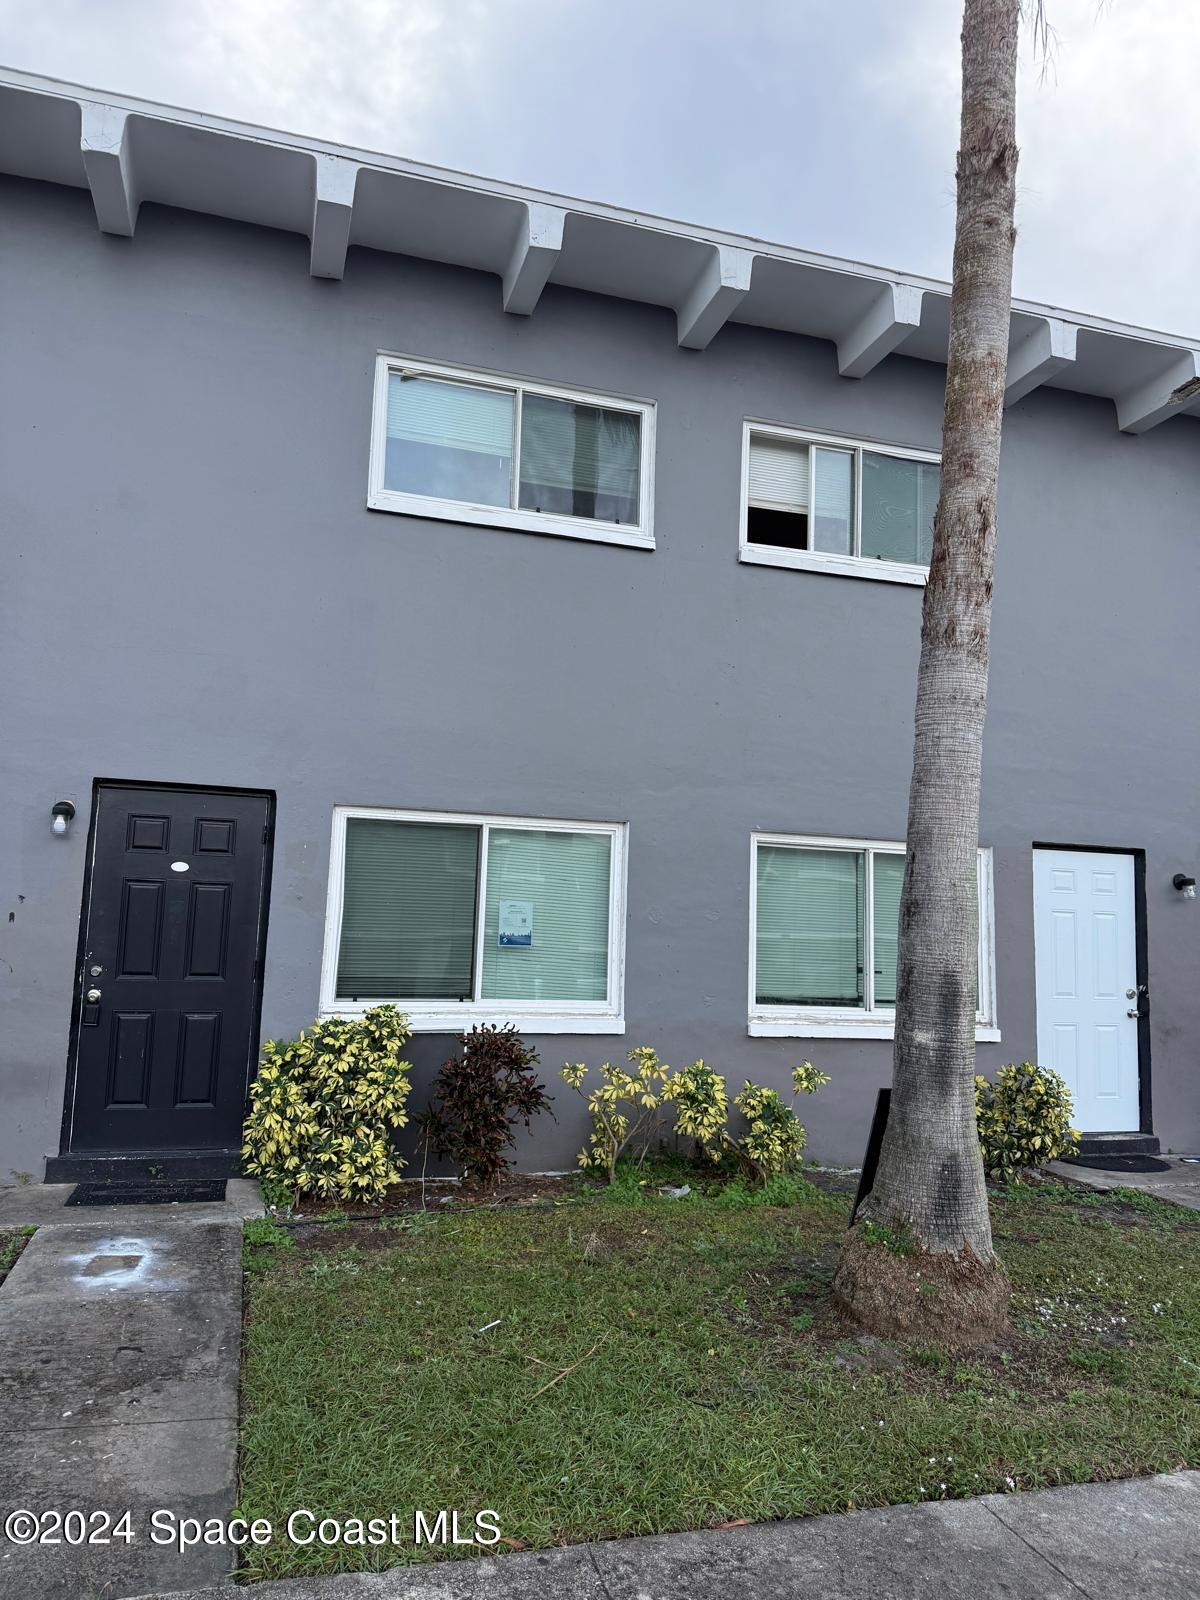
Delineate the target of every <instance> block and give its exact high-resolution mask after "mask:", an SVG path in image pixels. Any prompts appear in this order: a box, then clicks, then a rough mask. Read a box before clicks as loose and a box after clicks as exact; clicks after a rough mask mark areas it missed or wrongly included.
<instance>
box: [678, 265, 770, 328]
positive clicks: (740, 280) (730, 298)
mask: <svg viewBox="0 0 1200 1600" xmlns="http://www.w3.org/2000/svg"><path fill="white" fill-rule="evenodd" d="M753 270H754V252H753V251H752V250H739V249H737V248H736V247H735V246H733V245H725V244H718V245H714V246H713V248H712V251H711V254H710V256H709V259H708V260H707V261H706V262H705V263H704V266H703V267H702V268H701V270H700V275H699V276H698V277H697V279H696V281H695V283H694V284H693V285H692V287H691V288H690V289H689V290H688V292H687V294H686V295H685V297H684V299H683V303H682V304H681V305H680V306H679V307H678V309H677V310H676V312H675V319H676V325H677V328H678V334H679V343H680V344H681V345H682V346H683V348H684V349H685V350H706V349H707V348H708V346H709V345H710V344H711V343H712V341H713V339H714V338H715V337H716V335H717V334H718V333H719V332H720V331H721V329H722V328H723V327H724V326H725V324H726V323H727V322H728V321H729V318H730V316H731V315H732V314H733V312H734V311H735V310H736V309H737V307H738V306H739V305H741V303H742V301H743V300H744V299H745V298H746V296H747V295H748V294H749V293H750V274H751V273H752V271H753Z"/></svg>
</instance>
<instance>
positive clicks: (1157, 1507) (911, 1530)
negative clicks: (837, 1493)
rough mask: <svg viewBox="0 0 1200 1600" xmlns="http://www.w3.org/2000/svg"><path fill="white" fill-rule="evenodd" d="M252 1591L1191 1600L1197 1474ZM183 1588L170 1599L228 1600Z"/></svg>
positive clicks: (365, 1599) (1198, 1560)
mask: <svg viewBox="0 0 1200 1600" xmlns="http://www.w3.org/2000/svg"><path fill="white" fill-rule="evenodd" d="M247 1593H248V1594H250V1595H253V1596H254V1597H255V1600H1132V1597H1133V1596H1135V1595H1136V1596H1137V1597H1138V1600H1196V1596H1197V1595H1200V1472H1176V1473H1172V1474H1170V1475H1169V1476H1163V1477H1157V1478H1134V1479H1131V1480H1129V1481H1128V1482H1123V1483H1096V1484H1084V1485H1081V1486H1079V1487H1077V1488H1069V1489H1046V1490H1041V1491H1039V1492H1036V1493H1032V1494H1013V1495H987V1496H985V1497H984V1498H983V1499H980V1500H957V1501H943V1502H937V1503H935V1504H932V1505H921V1506H892V1507H889V1508H887V1509H884V1510H881V1511H855V1512H851V1513H849V1514H848V1515H845V1516H831V1517H808V1518H804V1519H801V1520H798V1521H792V1522H768V1523H763V1524H761V1525H759V1526H757V1527H751V1528H729V1529H726V1530H724V1531H719V1532H708V1533H672V1534H663V1535H660V1536H658V1537H656V1538H652V1539H618V1540H614V1541H613V1542H612V1543H608V1544H592V1545H580V1546H576V1547H574V1548H571V1549H565V1550H552V1551H547V1552H545V1553H543V1554H536V1555H535V1554H528V1555H508V1556H505V1557H504V1558H503V1559H501V1560H479V1561H459V1562H453V1563H447V1564H440V1565H437V1566H426V1567H401V1568H393V1569H392V1571H391V1572H388V1573H383V1574H370V1575H368V1574H365V1573H363V1574H356V1575H353V1576H348V1577H330V1578H312V1579H300V1580H293V1581H291V1582H286V1583H267V1584H261V1585H256V1586H255V1587H254V1588H252V1589H250V1590H248V1591H247ZM227 1595H228V1591H226V1590H211V1589H209V1590H189V1591H187V1592H186V1593H184V1594H177V1595H173V1596H171V1597H170V1600H227Z"/></svg>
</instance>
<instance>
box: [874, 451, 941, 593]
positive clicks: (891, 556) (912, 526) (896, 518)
mask: <svg viewBox="0 0 1200 1600" xmlns="http://www.w3.org/2000/svg"><path fill="white" fill-rule="evenodd" d="M941 481H942V473H941V468H940V467H939V466H938V465H937V464H936V462H930V461H904V460H901V459H900V457H899V456H881V455H875V454H873V453H872V452H871V451H870V450H864V451H863V458H862V553H863V555H864V556H870V557H873V558H874V559H876V560H879V561H904V562H908V563H909V564H910V565H913V566H919V567H927V566H928V565H929V558H930V555H931V554H932V551H933V514H934V512H935V511H936V510H937V502H938V491H939V489H940V487H941Z"/></svg>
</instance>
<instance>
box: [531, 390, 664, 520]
mask: <svg viewBox="0 0 1200 1600" xmlns="http://www.w3.org/2000/svg"><path fill="white" fill-rule="evenodd" d="M640 460H641V419H640V418H639V417H637V416H635V415H634V414H633V413H632V412H628V411H616V410H610V409H608V408H607V407H600V406H588V405H580V404H578V403H577V402H575V401H573V400H554V399H551V398H549V397H548V396H546V395H539V394H525V395H524V396H522V400H521V495H520V501H519V504H520V505H521V507H522V508H523V509H525V510H528V511H542V512H551V513H554V512H557V513H559V514H561V515H564V516H569V517H590V518H593V519H595V520H596V521H599V522H617V523H622V524H625V525H629V524H636V522H637V520H638V479H639V474H640V470H641V469H640Z"/></svg>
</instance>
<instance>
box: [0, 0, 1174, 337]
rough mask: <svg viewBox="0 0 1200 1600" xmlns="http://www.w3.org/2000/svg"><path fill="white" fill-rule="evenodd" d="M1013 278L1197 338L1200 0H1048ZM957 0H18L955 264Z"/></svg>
mask: <svg viewBox="0 0 1200 1600" xmlns="http://www.w3.org/2000/svg"><path fill="white" fill-rule="evenodd" d="M1047 4H1048V9H1049V13H1050V19H1051V22H1052V24H1053V25H1054V28H1055V30H1056V33H1057V46H1056V50H1055V53H1054V58H1053V62H1052V65H1051V69H1050V71H1049V73H1048V74H1043V73H1042V71H1041V68H1040V66H1039V64H1038V61H1037V59H1036V58H1035V56H1034V54H1033V52H1032V49H1031V48H1030V43H1029V41H1028V39H1027V40H1026V44H1025V50H1024V63H1023V70H1022V80H1021V87H1020V95H1021V101H1020V113H1019V124H1020V129H1019V131H1020V142H1021V168H1020V174H1019V188H1020V195H1019V202H1018V225H1019V229H1020V237H1019V241H1018V246H1017V264H1016V293H1017V294H1019V295H1025V296H1028V297H1029V298H1031V299H1036V300H1042V301H1047V302H1050V303H1052V304H1056V305H1060V306H1064V307H1067V308H1069V309H1073V310H1078V311H1089V312H1094V313H1097V314H1099V315H1102V316H1108V317H1113V318H1116V319H1118V320H1121V321H1126V322H1134V323H1140V324H1143V325H1144V326H1146V327H1150V328H1157V329H1161V330H1164V331H1167V332H1174V333H1182V334H1187V335H1191V336H1194V337H1197V339H1198V340H1200V309H1198V308H1197V305H1196V301H1197V297H1198V292H1200V291H1198V289H1197V283H1198V281H1200V273H1198V264H1200V94H1197V92H1196V79H1197V71H1198V68H1200V0H1047ZM960 15H961V3H960V0H36V3H31V0H0V57H2V58H3V60H4V62H5V64H6V65H8V66H13V67H20V68H23V69H24V70H26V71H30V72H39V73H46V74H49V75H51V76H54V77H60V78H66V79H70V80H72V81H74V82H79V83H85V84H90V85H94V86H97V87H100V88H104V89H109V90H114V91H118V92H121V93H125V94H133V95H142V96H145V97H147V98H149V99H154V100H164V101H169V102H172V103H174V104H176V105H183V106H188V107H192V108H195V109H198V110H202V111H210V112H215V113H219V114H221V115H224V116H229V117H238V118H243V119H245V120H247V121H250V122H260V123H265V124H268V125H270V126H273V127H278V128H285V129H288V130H291V131H294V132H299V133H306V134H313V135H316V136H318V137H322V138H327V139H333V140H338V141H342V142H345V143H349V144H358V145H365V146H368V147H370V148H372V149H378V150H384V151H388V152H391V153H394V154H399V155H406V156H411V157H413V158H415V159H417V160H421V161H429V162H436V163H440V164H442V165H444V166H450V167H457V168H460V169H463V170H466V171H469V172H476V173H484V174H486V175H488V176H491V177H497V178H506V179H509V180H512V181H515V182H521V183H527V184H532V185H535V186H538V187H541V188H547V189H555V190H558V191H560V192H563V193H566V194H569V195H578V196H583V197H585V198H589V199H599V200H609V201H612V202H614V203H616V204H618V205H624V206H630V207H637V208H642V209H645V210H650V211H655V212H658V213H660V214H663V215H666V216H670V217H676V218H681V219H683V220H685V221H688V222H696V223H703V224H709V225H711V226H714V227H721V228H727V229H731V230H733V231H736V232H744V233H750V234H755V235H758V236H760V237H762V238H766V239H770V240H777V241H781V242H784V243H787V244H794V245H800V246H803V247H805V248H808V249H813V250H823V251H828V252H829V253H831V254H834V255H841V256H848V257H851V258H853V259H857V260H860V261H868V262H874V263H878V264H881V265H885V266H890V267H897V268H906V269H908V270H911V271H916V272H923V273H928V274H931V275H933V276H936V277H946V276H948V275H949V264H950V243H951V236H952V230H953V221H954V185H953V173H954V151H955V145H956V135H957V111H958V26H959V18H960Z"/></svg>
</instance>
